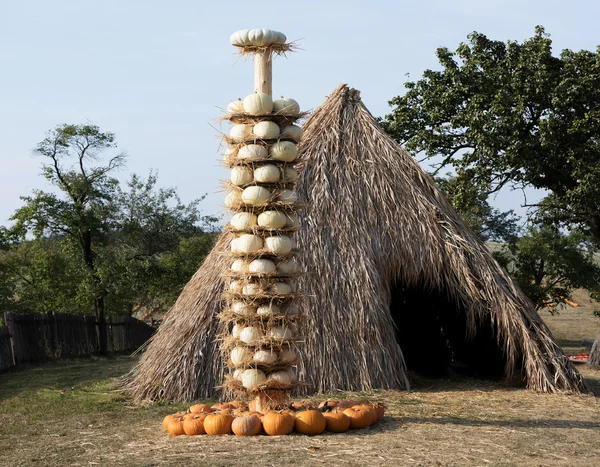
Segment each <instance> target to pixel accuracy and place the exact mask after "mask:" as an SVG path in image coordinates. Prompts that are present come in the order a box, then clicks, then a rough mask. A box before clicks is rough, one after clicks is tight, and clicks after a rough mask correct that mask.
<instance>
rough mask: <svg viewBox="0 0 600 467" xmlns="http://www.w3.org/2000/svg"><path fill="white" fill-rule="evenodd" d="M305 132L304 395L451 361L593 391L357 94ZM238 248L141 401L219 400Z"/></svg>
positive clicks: (322, 110)
mask: <svg viewBox="0 0 600 467" xmlns="http://www.w3.org/2000/svg"><path fill="white" fill-rule="evenodd" d="M303 128H304V132H305V133H304V138H303V142H302V144H301V155H302V158H303V161H304V169H303V171H302V174H301V176H300V179H299V181H298V186H297V193H298V195H299V197H300V199H301V200H304V201H305V202H306V204H307V205H308V206H311V209H310V210H309V211H307V212H306V214H305V216H304V219H303V223H304V225H305V226H306V228H305V229H303V231H302V232H301V234H300V236H299V247H300V249H301V250H303V251H304V253H303V255H302V263H303V264H302V265H301V267H302V270H304V271H310V274H307V275H306V276H304V277H303V278H302V280H301V284H300V287H301V290H302V291H303V292H305V293H306V294H307V299H306V300H305V301H304V303H303V305H302V307H303V308H304V309H303V313H304V314H305V315H306V322H305V324H304V326H303V334H304V335H305V336H306V342H305V344H304V345H303V351H302V364H301V368H300V376H301V377H302V378H303V380H304V381H305V382H307V383H308V384H309V387H308V388H307V391H316V392H324V391H334V390H351V391H363V390H365V391H366V390H371V389H374V388H394V389H409V387H410V382H409V374H413V372H414V373H415V374H416V373H422V374H426V375H429V376H435V375H444V374H445V372H446V370H447V368H448V365H449V364H450V363H451V362H452V364H453V365H459V366H460V365H462V367H463V368H464V369H465V370H467V369H468V370H469V371H471V372H472V373H474V374H478V375H486V376H488V375H496V376H498V375H500V376H503V377H504V378H505V379H506V380H507V381H508V382H517V383H524V384H526V385H527V387H529V388H531V389H534V390H539V391H544V392H582V391H586V390H587V388H586V386H585V383H584V382H583V380H582V377H581V376H580V374H579V373H578V372H577V370H576V369H575V368H574V366H573V365H572V364H571V362H569V360H568V358H567V357H566V356H565V355H564V353H563V352H562V350H561V349H560V347H559V346H558V345H557V344H556V343H555V341H554V339H553V337H552V335H551V333H550V331H549V330H548V328H547V327H546V326H545V325H544V323H543V322H542V320H541V319H540V318H539V316H538V314H537V312H536V310H535V309H534V307H533V306H532V304H531V303H530V302H529V300H528V299H527V298H526V297H525V296H524V295H523V293H522V292H521V291H520V290H519V289H518V288H517V287H516V286H515V284H514V283H513V282H512V280H511V278H510V277H509V276H508V275H507V273H506V272H505V271H504V270H503V269H502V268H501V267H500V266H499V265H498V264H497V263H496V261H495V260H494V259H493V257H492V255H491V254H490V252H489V251H488V249H487V248H486V247H485V245H484V244H483V243H482V242H481V241H480V240H479V239H478V238H477V237H476V236H475V235H474V234H473V233H472V232H471V231H470V230H469V229H468V228H467V227H466V225H465V224H464V223H463V222H462V221H461V219H460V217H459V216H458V215H457V214H456V212H455V211H454V210H453V209H452V207H451V205H450V204H449V202H448V201H447V200H446V199H445V198H444V196H443V195H442V193H441V192H440V190H439V189H438V188H437V187H436V186H435V184H434V183H433V181H432V179H431V177H430V176H429V175H427V174H426V173H425V172H424V171H423V169H421V167H420V166H419V165H418V164H417V162H416V161H415V160H414V159H413V158H412V157H411V156H410V155H409V154H408V153H407V152H406V151H404V149H402V148H401V147H400V146H399V145H398V144H397V143H396V142H395V141H393V140H392V139H391V138H390V137H388V136H387V135H386V134H385V133H384V132H383V130H382V129H381V128H380V127H379V125H378V124H377V122H376V120H375V119H374V118H373V116H372V115H371V114H370V113H369V111H368V110H367V109H366V107H365V106H364V104H363V103H362V102H361V100H360V95H359V92H358V91H356V90H353V89H350V88H348V87H347V86H345V85H342V86H340V87H339V88H338V89H336V90H335V91H334V92H333V93H332V94H331V95H330V96H329V98H328V99H327V101H326V102H325V103H324V104H323V105H322V106H321V107H319V108H318V109H317V110H316V111H315V112H314V113H313V114H312V116H311V117H310V118H309V119H308V120H307V122H306V123H305V124H304V127H303ZM229 242H230V238H229V237H228V236H227V235H226V234H223V235H221V237H220V238H219V240H218V242H217V244H216V246H215V248H214V250H213V251H212V252H211V254H210V255H209V256H208V257H207V258H206V260H205V261H204V263H203V264H202V266H201V267H200V269H199V270H198V272H197V273H196V274H195V275H194V276H193V277H192V279H191V280H190V282H189V283H188V284H187V286H186V287H185V288H184V290H183V292H182V293H181V296H180V297H179V299H178V300H177V302H176V303H175V305H174V306H173V308H172V309H171V310H170V312H169V313H168V315H167V317H166V319H165V321H164V323H163V324H162V326H161V328H160V329H159V331H158V332H157V333H156V335H155V336H154V337H153V338H152V340H151V342H150V344H149V346H148V348H147V349H146V351H145V353H144V355H143V356H142V358H141V360H140V363H139V364H138V366H137V367H136V368H135V369H134V371H133V372H132V374H131V375H130V376H129V378H128V380H127V382H126V385H125V389H126V391H127V392H128V393H129V394H130V395H132V396H133V397H134V399H136V400H138V401H139V400H144V399H150V400H189V399H198V398H207V397H214V396H217V395H219V394H218V391H217V390H216V389H215V386H218V385H219V384H220V383H221V381H222V377H223V371H224V364H223V362H222V361H221V357H220V354H219V350H218V342H217V341H216V337H217V336H218V335H219V334H221V333H223V331H225V330H224V329H222V326H223V325H222V324H221V322H220V321H219V320H218V319H216V315H217V313H218V312H219V311H220V310H221V307H222V306H223V302H222V298H221V294H222V291H223V283H222V279H221V276H220V273H221V271H222V270H223V269H224V268H226V267H227V264H226V261H227V259H226V256H225V255H223V254H222V252H223V251H224V250H226V249H227V248H228V246H229Z"/></svg>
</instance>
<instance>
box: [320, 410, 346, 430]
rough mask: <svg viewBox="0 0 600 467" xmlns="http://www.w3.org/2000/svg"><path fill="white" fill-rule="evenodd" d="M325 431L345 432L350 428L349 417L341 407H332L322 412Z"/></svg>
mask: <svg viewBox="0 0 600 467" xmlns="http://www.w3.org/2000/svg"><path fill="white" fill-rule="evenodd" d="M323 416H324V417H325V422H326V428H327V431H330V432H332V433H345V432H346V431H348V429H349V428H350V418H349V417H348V415H346V414H345V413H344V411H343V410H341V409H337V408H336V409H333V410H332V411H330V412H325V413H323Z"/></svg>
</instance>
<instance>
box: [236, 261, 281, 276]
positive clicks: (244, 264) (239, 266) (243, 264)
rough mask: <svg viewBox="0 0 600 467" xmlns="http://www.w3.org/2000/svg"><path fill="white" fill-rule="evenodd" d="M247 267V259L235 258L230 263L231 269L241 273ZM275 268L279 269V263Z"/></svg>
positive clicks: (246, 270) (245, 271) (245, 270)
mask: <svg viewBox="0 0 600 467" xmlns="http://www.w3.org/2000/svg"><path fill="white" fill-rule="evenodd" d="M248 267H250V263H248V261H244V260H243V259H236V260H235V261H234V262H233V263H232V264H231V270H232V271H233V272H237V273H241V274H244V273H247V272H248ZM277 269H279V265H277Z"/></svg>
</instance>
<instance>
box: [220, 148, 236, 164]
mask: <svg viewBox="0 0 600 467" xmlns="http://www.w3.org/2000/svg"><path fill="white" fill-rule="evenodd" d="M233 153H234V150H233V148H231V147H227V149H225V150H224V151H223V160H224V161H225V162H230V160H231V158H232V157H233Z"/></svg>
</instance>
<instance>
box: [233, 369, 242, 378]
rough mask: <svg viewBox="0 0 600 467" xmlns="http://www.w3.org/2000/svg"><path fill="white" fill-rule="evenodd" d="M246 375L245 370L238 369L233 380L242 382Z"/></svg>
mask: <svg viewBox="0 0 600 467" xmlns="http://www.w3.org/2000/svg"><path fill="white" fill-rule="evenodd" d="M243 374H244V370H243V369H241V368H236V369H235V371H234V372H233V379H237V380H238V381H241V380H242V375H243Z"/></svg>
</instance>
